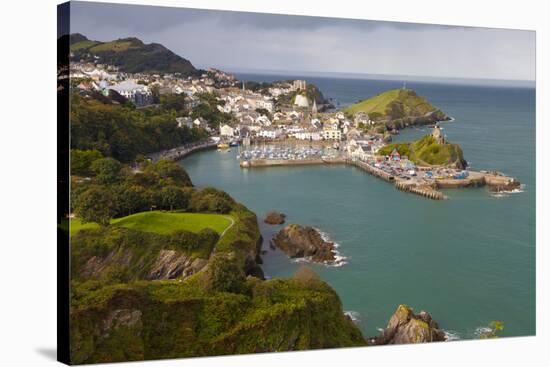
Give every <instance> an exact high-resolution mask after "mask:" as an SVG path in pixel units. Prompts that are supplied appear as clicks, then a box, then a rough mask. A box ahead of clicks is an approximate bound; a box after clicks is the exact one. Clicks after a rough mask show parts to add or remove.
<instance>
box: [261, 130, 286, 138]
mask: <svg viewBox="0 0 550 367" xmlns="http://www.w3.org/2000/svg"><path fill="white" fill-rule="evenodd" d="M282 133H283V131H282V130H281V129H270V128H265V129H261V130H260V131H259V132H258V133H257V135H258V136H260V137H262V138H267V139H276V138H278V137H279V136H281V135H282Z"/></svg>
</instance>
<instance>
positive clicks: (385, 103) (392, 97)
mask: <svg viewBox="0 0 550 367" xmlns="http://www.w3.org/2000/svg"><path fill="white" fill-rule="evenodd" d="M392 110H394V112H393V113H392V115H397V116H394V118H397V117H405V116H422V115H424V114H426V113H427V112H431V111H434V110H436V108H435V107H434V106H432V105H431V104H430V103H428V101H426V99H425V98H423V97H420V96H418V95H417V94H416V92H414V91H413V90H410V89H405V90H404V89H392V90H388V91H386V92H383V93H380V94H378V95H376V96H374V97H372V98H369V99H366V100H364V101H361V102H359V103H356V104H353V105H351V106H349V107H347V108H346V109H345V111H346V112H348V113H351V114H355V113H357V112H366V113H369V114H373V113H377V114H380V115H381V116H386V115H388V114H389V113H390V111H392ZM395 111H397V112H395Z"/></svg>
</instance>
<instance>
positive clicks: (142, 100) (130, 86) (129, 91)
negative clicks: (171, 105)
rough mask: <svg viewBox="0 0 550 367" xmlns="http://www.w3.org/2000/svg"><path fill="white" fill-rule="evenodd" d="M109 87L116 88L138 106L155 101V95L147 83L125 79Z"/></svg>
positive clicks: (116, 90) (115, 89)
mask: <svg viewBox="0 0 550 367" xmlns="http://www.w3.org/2000/svg"><path fill="white" fill-rule="evenodd" d="M109 89H111V90H114V91H115V92H117V93H118V94H120V95H121V96H123V97H124V98H126V99H127V100H129V101H131V102H133V103H134V104H135V105H136V106H138V107H141V106H147V105H149V104H151V103H153V95H152V93H151V91H150V90H149V88H148V87H147V86H146V85H143V84H137V83H135V82H134V81H133V80H125V81H123V82H120V83H118V84H115V85H112V86H110V87H109Z"/></svg>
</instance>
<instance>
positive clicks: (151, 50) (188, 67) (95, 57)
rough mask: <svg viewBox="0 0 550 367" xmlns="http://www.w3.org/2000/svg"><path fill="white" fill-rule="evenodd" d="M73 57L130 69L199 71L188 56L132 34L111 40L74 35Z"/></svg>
mask: <svg viewBox="0 0 550 367" xmlns="http://www.w3.org/2000/svg"><path fill="white" fill-rule="evenodd" d="M70 44H71V53H72V58H71V60H72V61H80V60H83V61H87V62H101V63H104V64H109V65H114V66H117V67H119V69H120V71H123V72H128V73H142V72H148V73H182V74H185V75H191V74H196V73H198V72H199V71H198V70H197V69H195V67H194V66H193V65H192V64H191V62H190V61H189V60H186V59H184V58H183V57H181V56H178V55H176V54H175V53H173V52H172V51H170V50H169V49H167V48H166V47H164V46H163V45H161V44H158V43H149V44H145V43H143V42H142V41H141V40H139V39H137V38H134V37H130V38H121V39H118V40H114V41H109V42H100V41H92V40H89V39H87V38H86V37H85V36H83V35H81V34H78V33H76V34H72V35H71V41H70Z"/></svg>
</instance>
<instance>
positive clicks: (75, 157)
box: [71, 149, 103, 176]
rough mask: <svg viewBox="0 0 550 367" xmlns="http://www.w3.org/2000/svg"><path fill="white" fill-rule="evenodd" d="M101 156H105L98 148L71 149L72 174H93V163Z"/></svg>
mask: <svg viewBox="0 0 550 367" xmlns="http://www.w3.org/2000/svg"><path fill="white" fill-rule="evenodd" d="M100 158H103V156H102V155H101V152H99V151H97V150H78V149H71V174H72V175H80V176H89V175H91V174H93V172H92V170H91V166H92V163H93V162H94V161H95V160H98V159H100Z"/></svg>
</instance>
